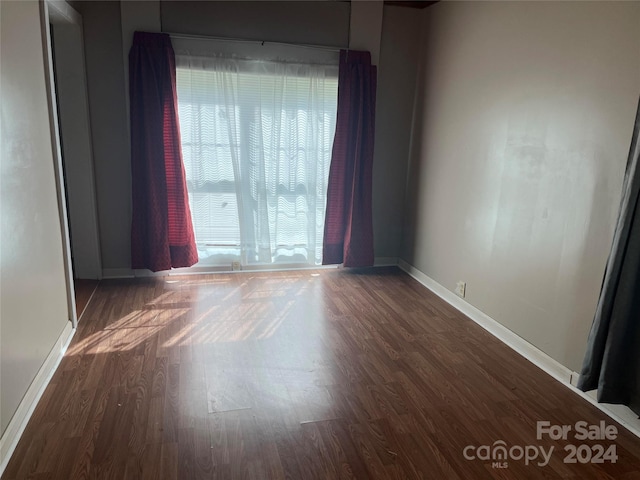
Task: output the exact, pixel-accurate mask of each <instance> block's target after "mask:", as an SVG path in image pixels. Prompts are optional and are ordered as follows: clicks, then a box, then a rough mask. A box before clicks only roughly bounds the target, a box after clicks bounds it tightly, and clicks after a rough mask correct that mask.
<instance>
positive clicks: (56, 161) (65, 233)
mask: <svg viewBox="0 0 640 480" xmlns="http://www.w3.org/2000/svg"><path fill="white" fill-rule="evenodd" d="M40 5H41V17H40V18H41V27H42V34H43V39H42V41H43V48H44V52H45V55H44V68H45V81H46V84H47V87H48V88H47V100H48V104H49V128H50V130H51V149H52V153H53V168H54V172H55V181H56V193H57V200H58V211H59V212H60V232H61V236H62V255H63V263H64V276H65V282H66V285H67V308H68V315H69V320H70V321H71V325H72V327H73V328H76V327H77V325H78V317H77V314H76V299H75V289H74V286H73V266H72V265H71V239H70V237H69V216H68V212H67V202H66V194H65V186H64V169H63V167H62V148H61V145H60V122H59V120H58V108H57V99H56V87H55V84H54V74H53V53H52V48H51V26H50V24H49V9H50V8H51V9H52V10H55V9H57V7H58V6H59V5H57V4H54V3H50V2H43V3H41V4H40Z"/></svg>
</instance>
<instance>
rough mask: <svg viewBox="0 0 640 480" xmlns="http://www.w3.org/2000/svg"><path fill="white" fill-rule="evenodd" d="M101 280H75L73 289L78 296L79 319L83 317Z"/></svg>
mask: <svg viewBox="0 0 640 480" xmlns="http://www.w3.org/2000/svg"><path fill="white" fill-rule="evenodd" d="M99 283H100V281H99V280H88V279H80V278H76V279H74V280H73V289H74V291H75V296H76V315H77V316H78V318H80V317H81V316H82V313H83V312H84V309H85V308H87V305H88V304H89V300H91V295H93V292H94V291H95V289H96V288H97V287H98V284H99Z"/></svg>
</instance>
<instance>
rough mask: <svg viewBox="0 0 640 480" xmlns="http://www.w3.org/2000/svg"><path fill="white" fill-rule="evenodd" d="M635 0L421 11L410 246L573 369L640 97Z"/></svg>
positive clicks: (433, 273) (416, 258)
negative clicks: (422, 16)
mask: <svg viewBox="0 0 640 480" xmlns="http://www.w3.org/2000/svg"><path fill="white" fill-rule="evenodd" d="M638 25H640V4H639V3H637V2H629V3H624V2H590V3H582V2H532V3H530V2H495V3H494V2H440V3H438V4H436V5H434V6H432V7H429V8H428V9H426V11H425V12H424V22H423V25H422V31H423V37H422V39H421V46H422V53H421V73H420V76H419V80H418V90H417V91H418V99H417V104H416V123H415V125H414V132H413V139H414V140H413V145H412V155H411V160H410V174H409V179H410V181H409V184H408V201H407V205H406V215H407V221H406V231H405V237H404V239H405V241H404V247H403V255H402V256H403V257H404V259H405V260H407V261H408V262H409V263H411V264H413V265H414V266H416V267H417V268H418V269H419V270H421V271H422V272H424V273H426V274H427V275H429V276H430V277H431V278H433V279H435V280H436V281H437V282H439V283H440V284H442V285H443V286H445V287H447V288H449V289H451V290H453V288H454V286H455V283H456V281H458V280H464V281H466V282H467V301H469V302H470V303H471V304H473V305H474V306H476V307H477V308H479V309H480V310H482V311H483V312H485V313H486V314H488V315H489V316H491V317H493V318H494V319H496V320H497V321H499V322H501V323H502V324H504V325H505V326H506V327H508V328H509V329H511V330H512V331H514V332H515V333H516V334H518V335H520V336H521V337H523V338H524V339H526V340H528V341H529V342H531V343H532V344H534V345H535V346H537V347H538V348H540V349H541V350H543V351H544V352H546V353H547V354H548V355H550V356H551V357H553V358H554V359H556V360H557V361H559V362H560V363H562V364H563V365H565V366H568V367H570V368H572V369H574V370H578V369H579V367H580V364H581V361H582V356H583V354H584V347H585V344H586V337H587V334H588V331H589V327H590V325H591V321H592V318H593V313H594V310H595V305H596V301H597V297H598V293H599V288H600V284H601V281H602V275H603V271H604V266H605V262H606V259H607V255H608V253H609V248H610V243H611V239H612V233H613V228H614V222H615V219H616V215H617V209H618V205H619V198H620V192H621V184H622V179H623V174H624V167H625V162H626V156H627V151H628V148H629V143H630V139H631V131H632V124H633V119H634V113H635V107H636V104H637V100H638V94H639V93H640V37H639V36H638Z"/></svg>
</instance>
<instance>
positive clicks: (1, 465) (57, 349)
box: [0, 322, 76, 476]
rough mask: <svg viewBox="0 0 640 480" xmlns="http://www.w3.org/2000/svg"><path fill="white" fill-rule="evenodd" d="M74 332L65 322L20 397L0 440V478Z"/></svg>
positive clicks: (69, 324) (68, 323)
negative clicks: (25, 390)
mask: <svg viewBox="0 0 640 480" xmlns="http://www.w3.org/2000/svg"><path fill="white" fill-rule="evenodd" d="M75 332H76V330H75V329H74V328H73V327H72V325H71V322H67V323H66V324H65V327H64V329H63V330H62V333H60V336H59V337H58V339H57V340H56V343H55V344H54V345H53V348H52V349H51V351H50V352H49V355H48V356H47V358H46V359H45V361H44V363H43V364H42V366H41V367H40V370H38V373H37V374H36V376H35V378H34V379H33V381H32V382H31V385H29V388H28V389H27V392H26V393H25V395H24V397H22V400H21V401H20V404H19V405H18V408H17V409H16V411H15V413H14V414H13V417H12V418H11V421H10V422H9V425H7V429H6V430H5V431H4V434H3V435H2V438H0V476H2V473H3V472H4V469H5V468H6V467H7V464H8V463H9V459H10V458H11V455H12V454H13V451H14V450H15V448H16V445H17V444H18V440H20V437H21V436H22V433H23V432H24V429H25V428H26V426H27V423H29V419H30V418H31V415H32V414H33V411H34V410H35V408H36V405H37V404H38V402H39V401H40V398H41V397H42V394H43V393H44V390H45V388H47V385H49V382H50V381H51V377H52V376H53V374H54V372H55V371H56V369H57V368H58V365H60V361H61V360H62V357H63V356H64V353H65V352H66V351H67V347H68V346H69V343H70V342H71V339H72V338H73V335H74V334H75Z"/></svg>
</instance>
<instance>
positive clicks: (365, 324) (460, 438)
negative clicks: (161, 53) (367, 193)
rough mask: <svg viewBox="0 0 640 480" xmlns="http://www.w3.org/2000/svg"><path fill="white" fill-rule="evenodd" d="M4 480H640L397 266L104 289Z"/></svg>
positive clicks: (596, 414) (622, 455)
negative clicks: (570, 454) (501, 456)
mask: <svg viewBox="0 0 640 480" xmlns="http://www.w3.org/2000/svg"><path fill="white" fill-rule="evenodd" d="M601 420H602V421H604V422H606V424H607V425H614V426H616V427H617V429H618V431H619V434H618V436H617V438H616V439H615V440H608V439H605V440H589V441H578V440H576V439H575V438H574V433H575V430H572V432H570V433H569V436H568V439H567V440H558V441H554V440H551V439H549V438H548V436H545V437H544V438H543V439H542V440H537V439H536V433H537V432H536V422H538V421H549V422H550V423H551V424H553V425H571V426H575V424H576V422H578V421H585V422H587V423H588V424H589V425H592V424H598V422H600V421H601ZM572 429H573V427H572ZM500 441H503V442H504V443H505V444H506V447H507V449H510V450H509V451H510V452H511V453H512V456H510V457H509V458H507V461H508V464H507V465H506V468H498V465H495V464H493V462H492V460H491V459H478V458H477V457H478V456H479V457H483V453H482V452H483V451H484V450H482V449H479V448H477V447H481V446H483V445H488V446H490V447H491V448H493V447H495V446H496V445H502V444H501V443H500ZM496 442H498V443H496ZM568 444H574V445H576V447H577V446H579V445H581V444H585V445H586V447H584V448H583V449H582V450H581V455H582V457H579V458H586V455H591V452H594V453H596V454H597V451H598V448H599V447H596V446H595V445H597V444H600V445H602V447H603V449H606V448H609V447H610V446H611V445H613V446H614V448H615V450H616V454H617V457H618V458H617V462H616V463H611V462H609V461H605V462H604V463H587V464H581V463H579V462H578V463H573V464H566V463H564V462H563V459H564V458H565V456H566V455H567V452H566V451H565V450H564V448H565V446H566V445H568ZM469 445H472V446H474V447H475V448H474V449H467V450H466V453H467V455H468V456H470V457H471V456H473V455H475V456H476V458H474V459H471V460H467V459H465V456H464V452H465V447H467V446H469ZM529 446H530V447H531V448H530V449H529V450H526V449H527V448H528V447H529ZM513 447H523V449H525V450H526V451H528V452H529V454H530V455H531V456H532V455H533V449H534V448H537V449H539V448H541V447H542V448H544V449H545V451H548V450H549V448H550V447H554V451H553V452H552V454H551V455H550V457H549V458H550V461H549V463H548V464H547V465H545V466H540V465H538V463H539V462H542V460H541V459H542V456H541V454H539V455H540V456H538V458H537V459H535V460H534V461H532V462H529V464H528V465H527V464H526V463H527V462H526V460H525V458H520V459H518V454H519V452H520V451H525V450H518V449H517V448H516V449H514V448H513ZM569 448H571V447H569ZM610 453H611V451H610ZM596 456H597V455H596ZM513 457H515V458H513ZM599 458H601V457H599ZM500 466H505V465H503V464H501V465H500ZM3 478H5V479H7V480H9V479H17V478H20V479H23V478H34V479H44V478H47V479H65V480H66V479H76V478H112V479H147V478H148V479H159V478H167V479H181V480H183V479H185V480H188V479H199V478H229V479H242V478H249V479H269V478H289V479H293V480H306V479H325V478H358V479H368V478H390V479H396V478H409V479H414V478H415V479H418V478H425V479H427V478H429V479H431V478H432V479H464V480H466V479H483V478H496V479H533V478H564V479H596V478H597V479H601V478H602V479H609V478H616V479H638V478H640V440H639V439H638V438H637V437H635V436H633V435H632V434H630V433H629V432H628V431H626V430H625V429H624V428H622V427H621V426H619V425H617V424H616V423H615V422H613V421H612V420H610V419H609V418H608V417H607V416H606V415H604V414H603V413H601V412H600V411H599V410H598V409H596V408H595V407H594V406H592V405H590V404H589V403H588V402H586V401H584V400H583V399H582V398H580V397H579V396H578V395H576V394H574V393H573V392H571V391H570V390H569V389H567V388H566V387H564V386H562V385H560V384H559V383H558V382H556V381H555V380H553V379H552V378H551V377H549V376H548V375H546V374H545V373H543V372H542V371H541V370H539V369H538V368H536V367H535V366H533V365H532V364H531V363H529V362H528V361H527V360H525V359H523V358H522V357H520V356H519V355H518V354H516V353H514V352H513V351H512V350H510V349H509V348H508V347H507V346H505V345H503V344H502V343H501V342H500V341H498V340H496V339H495V338H493V337H492V336H491V335H490V334H488V333H487V332H485V331H484V330H483V329H481V328H480V327H479V326H477V325H476V324H474V323H473V322H471V321H470V320H469V319H467V318H466V317H464V316H463V315H461V314H460V313H459V312H457V311H456V310H455V309H453V308H452V307H451V306H449V305H448V304H446V303H444V302H443V301H442V300H440V299H439V298H437V297H436V296H435V295H434V294H432V293H431V292H429V291H428V290H426V289H425V288H424V287H422V286H421V285H420V284H418V283H417V282H416V281H414V280H413V279H411V278H410V277H408V276H407V275H405V274H404V273H402V272H401V271H399V270H398V269H395V268H385V269H369V270H363V271H348V270H319V271H299V272H277V273H260V274H254V273H239V274H229V275H209V276H205V275H203V276H184V277H165V278H155V279H137V280H126V281H125V280H122V281H102V282H101V284H100V286H99V287H98V290H97V291H96V293H95V296H94V298H93V300H92V301H91V303H90V304H89V306H88V308H87V310H86V312H85V315H84V317H83V319H82V321H81V322H80V325H79V329H78V332H77V334H76V336H75V338H74V339H73V342H72V344H71V346H70V347H69V349H68V351H67V353H66V355H65V357H64V359H63V361H62V363H61V365H60V367H59V368H58V370H57V372H56V373H55V375H54V377H53V379H52V381H51V383H50V385H49V386H48V388H47V389H46V391H45V393H44V396H43V397H42V399H41V401H40V403H39V405H38V407H37V408H36V410H35V412H34V414H33V417H32V419H31V421H30V422H29V425H28V426H27V429H26V431H25V433H24V435H23V437H22V439H21V441H20V443H19V445H18V447H17V449H16V451H15V453H14V455H13V457H12V459H11V461H10V463H9V465H8V467H7V469H6V471H5V474H4V477H3Z"/></svg>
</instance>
